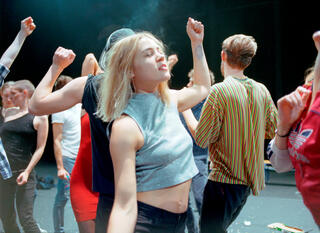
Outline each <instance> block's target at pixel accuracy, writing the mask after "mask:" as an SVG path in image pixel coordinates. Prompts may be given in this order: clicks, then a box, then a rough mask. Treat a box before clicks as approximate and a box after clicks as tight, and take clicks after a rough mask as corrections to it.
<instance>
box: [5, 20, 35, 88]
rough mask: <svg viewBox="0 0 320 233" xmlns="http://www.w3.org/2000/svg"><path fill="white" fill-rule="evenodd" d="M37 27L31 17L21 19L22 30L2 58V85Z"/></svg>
mask: <svg viewBox="0 0 320 233" xmlns="http://www.w3.org/2000/svg"><path fill="white" fill-rule="evenodd" d="M35 28H36V25H35V24H34V23H33V19H32V18H31V17H28V18H25V19H24V20H22V21H21V28H20V31H19V32H18V34H17V36H16V38H15V39H14V41H13V42H12V44H11V45H10V46H9V47H8V49H7V50H6V51H5V52H4V54H3V55H2V56H1V58H0V87H1V86H2V84H3V80H4V79H5V77H6V76H7V75H8V73H9V69H10V67H11V65H12V63H13V62H14V60H15V59H16V57H17V55H18V54H19V52H20V49H21V47H22V45H23V43H24V41H25V39H26V38H27V36H29V35H30V34H31V33H32V32H33V30H34V29H35Z"/></svg>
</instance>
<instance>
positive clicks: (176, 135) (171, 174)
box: [124, 93, 198, 192]
mask: <svg viewBox="0 0 320 233" xmlns="http://www.w3.org/2000/svg"><path fill="white" fill-rule="evenodd" d="M124 113H125V114H127V115H128V116H130V117H131V118H132V119H134V120H135V121H136V123H137V125H138V126H139V128H140V130H141V132H142V134H143V137H144V145H143V147H142V148H141V149H140V150H139V151H137V153H136V178H137V191H138V192H145V191H150V190H157V189H162V188H166V187H170V186H173V185H177V184H180V183H183V182H185V181H187V180H189V179H191V178H192V177H193V176H195V175H196V174H197V173H198V169H197V167H196V165H195V162H194V158H193V155H192V140H191V137H190V135H189V134H188V132H187V131H186V129H185V128H184V126H183V125H182V123H181V121H180V119H179V113H178V109H177V107H176V105H174V104H170V106H167V105H165V104H164V103H163V102H162V100H161V99H160V98H159V97H158V94H157V93H147V94H134V95H133V97H132V98H131V99H130V100H129V103H128V105H127V107H126V108H125V110H124Z"/></svg>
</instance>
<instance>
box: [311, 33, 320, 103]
mask: <svg viewBox="0 0 320 233" xmlns="http://www.w3.org/2000/svg"><path fill="white" fill-rule="evenodd" d="M312 38H313V41H314V44H315V47H316V49H317V51H318V54H317V58H316V62H315V65H314V80H313V88H312V101H311V104H310V105H312V103H313V101H314V99H315V97H316V94H317V92H318V91H319V90H320V31H317V32H315V33H314V34H313V36H312Z"/></svg>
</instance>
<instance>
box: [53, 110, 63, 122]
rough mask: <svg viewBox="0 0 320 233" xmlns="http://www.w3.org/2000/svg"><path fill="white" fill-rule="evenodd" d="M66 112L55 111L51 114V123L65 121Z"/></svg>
mask: <svg viewBox="0 0 320 233" xmlns="http://www.w3.org/2000/svg"><path fill="white" fill-rule="evenodd" d="M64 120H65V118H64V112H58V113H53V114H52V115H51V124H53V123H61V124H63V123H64Z"/></svg>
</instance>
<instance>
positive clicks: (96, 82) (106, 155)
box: [29, 28, 134, 233]
mask: <svg viewBox="0 0 320 233" xmlns="http://www.w3.org/2000/svg"><path fill="white" fill-rule="evenodd" d="M133 34H134V32H133V31H132V30H131V29H129V28H121V29H118V30H116V31H114V32H113V33H112V34H111V35H110V36H109V37H108V39H107V41H106V45H105V48H104V49H103V51H102V53H101V56H100V60H99V63H100V64H102V65H103V66H101V65H100V67H101V68H103V69H105V67H106V64H104V63H106V57H107V54H108V51H109V50H110V48H111V47H112V46H113V45H114V44H115V43H116V42H117V41H119V40H121V39H122V38H124V37H126V36H130V35H133ZM74 58H75V54H74V53H73V52H72V50H66V49H63V48H61V47H60V48H58V49H57V50H56V52H55V54H54V56H53V63H52V66H51V67H50V69H49V71H48V72H47V74H46V75H45V77H44V78H43V79H42V80H41V82H40V83H39V85H38V87H37V88H36V91H35V94H34V96H33V98H32V99H31V102H30V105H29V109H30V111H31V112H33V113H35V114H39V115H42V114H51V113H54V112H59V111H63V110H65V109H68V108H70V107H72V106H73V105H75V104H77V103H81V102H82V106H83V108H84V109H85V110H86V112H87V113H88V115H89V119H90V130H91V144H92V188H93V191H95V192H98V193H99V201H98V206H97V213H96V221H95V232H99V233H100V232H101V233H105V232H106V227H107V223H108V219H109V214H110V211H111V208H112V205H113V199H114V176H113V165H112V161H111V157H110V152H109V143H108V137H107V135H106V127H107V124H106V123H104V122H102V121H101V119H99V118H98V117H97V116H96V112H97V101H98V99H97V96H98V91H99V88H100V82H101V79H102V78H103V74H100V75H97V76H92V75H89V76H84V77H80V78H76V79H74V80H72V81H71V82H70V83H68V84H67V85H66V86H64V87H63V88H61V89H60V90H58V91H55V92H52V88H53V85H54V83H55V80H56V79H57V77H58V76H59V75H60V74H61V72H62V71H63V69H65V68H66V67H67V66H68V65H70V64H71V63H72V61H73V60H74Z"/></svg>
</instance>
